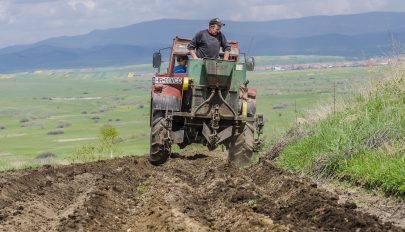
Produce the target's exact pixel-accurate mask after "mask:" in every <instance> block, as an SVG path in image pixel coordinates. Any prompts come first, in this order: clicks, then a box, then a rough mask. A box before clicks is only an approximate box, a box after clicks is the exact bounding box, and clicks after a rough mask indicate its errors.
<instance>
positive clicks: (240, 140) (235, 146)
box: [149, 37, 263, 166]
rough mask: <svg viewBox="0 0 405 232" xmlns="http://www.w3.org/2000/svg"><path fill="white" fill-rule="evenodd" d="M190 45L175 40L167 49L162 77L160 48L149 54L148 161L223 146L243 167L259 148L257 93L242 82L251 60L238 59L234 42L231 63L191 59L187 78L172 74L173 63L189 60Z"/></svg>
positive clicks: (260, 121) (260, 124)
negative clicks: (175, 149)
mask: <svg viewBox="0 0 405 232" xmlns="http://www.w3.org/2000/svg"><path fill="white" fill-rule="evenodd" d="M189 42H190V39H182V38H178V37H176V38H175V39H174V40H173V45H172V47H169V48H166V49H171V51H170V60H169V61H168V62H165V63H164V64H167V65H166V66H167V71H166V72H163V73H161V72H160V69H161V66H162V63H163V62H162V53H161V51H162V50H163V49H161V50H159V51H158V52H155V53H154V54H153V66H154V68H157V69H158V71H157V73H156V75H155V76H154V77H153V79H152V91H151V103H150V104H151V106H150V109H151V111H150V128H151V133H150V157H149V161H150V163H152V164H154V165H160V164H163V163H164V162H166V161H167V159H168V158H169V157H170V153H171V146H172V145H174V144H177V145H178V146H179V147H180V148H181V149H183V148H185V147H186V146H187V145H190V144H192V143H200V144H203V145H205V146H207V147H208V149H209V150H214V149H215V148H217V147H218V146H219V145H223V147H226V148H227V150H228V159H229V161H231V162H233V163H235V164H236V165H238V166H245V165H247V164H249V161H250V159H251V157H252V155H253V152H254V151H256V150H257V149H258V148H259V147H260V145H261V143H262V142H261V140H260V135H261V134H262V130H263V115H261V114H256V95H257V92H256V89H255V88H249V87H248V83H249V81H248V80H247V79H246V71H252V70H253V69H254V59H253V57H250V58H246V57H245V56H243V59H242V57H241V54H240V52H239V51H240V50H239V44H238V42H237V41H228V42H229V45H230V46H231V52H230V57H229V60H223V59H198V60H197V59H191V60H189V62H188V67H187V72H186V73H175V72H174V71H173V70H174V67H175V64H176V58H177V57H178V56H183V57H184V56H189V55H190V54H189V51H188V50H187V45H188V43H189ZM221 56H223V52H222V51H221V52H220V58H221ZM255 134H256V136H255Z"/></svg>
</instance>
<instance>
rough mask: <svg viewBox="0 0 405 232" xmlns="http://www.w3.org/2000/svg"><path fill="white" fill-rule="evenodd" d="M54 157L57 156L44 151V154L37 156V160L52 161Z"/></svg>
mask: <svg viewBox="0 0 405 232" xmlns="http://www.w3.org/2000/svg"><path fill="white" fill-rule="evenodd" d="M53 157H55V154H54V153H53V152H50V151H43V152H41V153H39V155H37V157H35V159H50V158H53Z"/></svg>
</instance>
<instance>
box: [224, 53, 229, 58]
mask: <svg viewBox="0 0 405 232" xmlns="http://www.w3.org/2000/svg"><path fill="white" fill-rule="evenodd" d="M224 60H229V51H225V52H224Z"/></svg>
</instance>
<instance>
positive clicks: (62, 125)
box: [56, 121, 72, 128]
mask: <svg viewBox="0 0 405 232" xmlns="http://www.w3.org/2000/svg"><path fill="white" fill-rule="evenodd" d="M71 125H72V124H70V123H68V122H63V121H60V122H59V123H58V125H57V126H56V128H65V127H70V126H71Z"/></svg>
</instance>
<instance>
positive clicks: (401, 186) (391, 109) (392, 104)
mask: <svg viewBox="0 0 405 232" xmlns="http://www.w3.org/2000/svg"><path fill="white" fill-rule="evenodd" d="M340 108H341V110H340V111H339V112H337V113H336V114H331V115H329V116H328V117H327V118H325V119H321V120H319V121H318V122H315V123H313V124H309V125H305V127H307V128H306V129H308V130H310V131H312V132H313V134H312V135H310V136H309V137H306V138H303V139H298V140H295V141H293V142H292V143H290V144H289V145H288V146H287V147H286V148H285V149H284V151H283V152H282V154H281V155H280V157H279V158H278V160H277V162H278V163H279V164H280V165H281V166H283V167H287V168H289V169H292V170H295V171H299V172H301V171H304V172H306V173H308V174H312V175H317V176H319V175H320V176H325V175H326V176H335V177H338V178H344V179H349V180H352V181H354V182H355V183H360V184H363V185H365V186H368V187H371V188H374V187H379V188H381V189H382V190H383V191H385V192H386V193H390V194H393V195H398V196H403V195H405V145H404V144H405V71H404V70H399V71H398V70H397V71H396V72H395V73H394V74H392V77H391V78H389V79H387V80H383V81H380V82H376V83H372V84H370V86H369V87H368V88H367V90H366V91H364V92H363V93H361V94H359V95H357V96H356V97H354V98H352V99H350V100H346V101H344V102H342V104H341V107H340Z"/></svg>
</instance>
